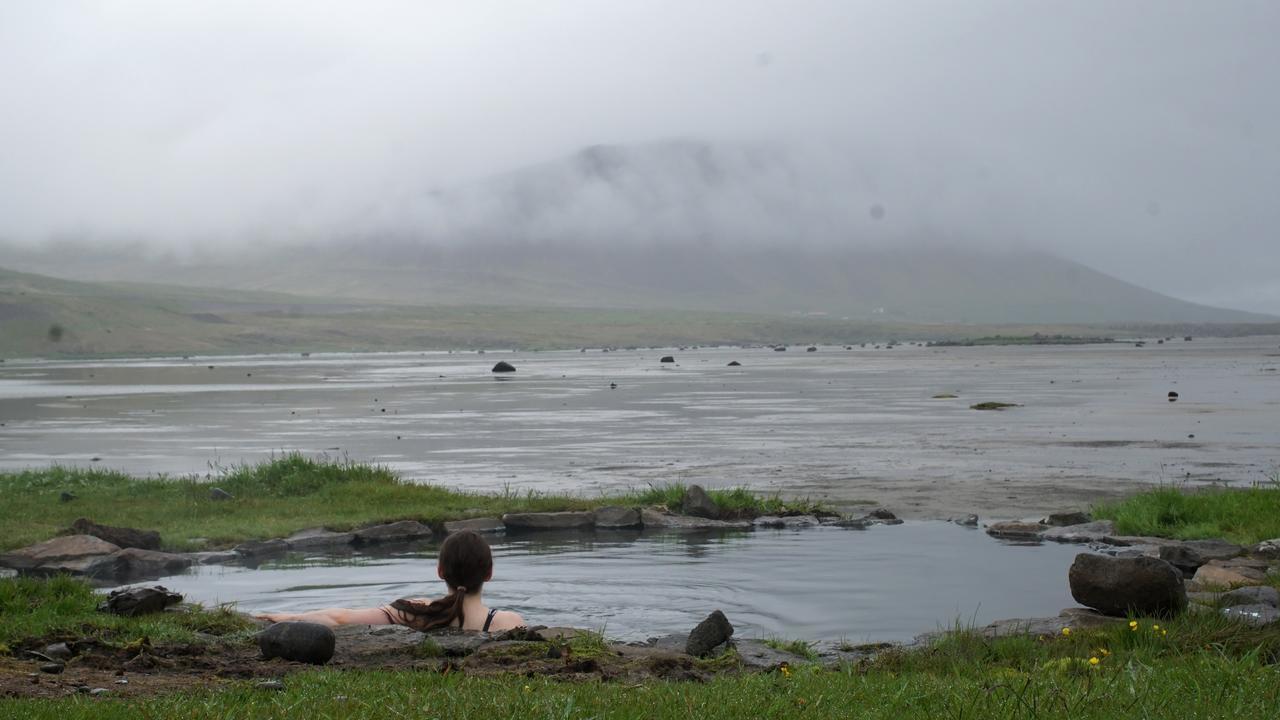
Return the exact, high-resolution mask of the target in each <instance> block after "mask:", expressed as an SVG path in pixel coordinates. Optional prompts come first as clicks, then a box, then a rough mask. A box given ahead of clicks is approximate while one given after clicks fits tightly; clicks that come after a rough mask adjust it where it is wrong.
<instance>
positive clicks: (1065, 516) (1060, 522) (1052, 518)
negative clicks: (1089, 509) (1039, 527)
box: [1044, 510, 1093, 527]
mask: <svg viewBox="0 0 1280 720" xmlns="http://www.w3.org/2000/svg"><path fill="white" fill-rule="evenodd" d="M1090 522H1093V516H1092V515H1090V514H1089V513H1086V512H1080V511H1079V510H1073V511H1069V512H1056V513H1050V514H1049V517H1047V518H1045V519H1044V524H1045V525H1052V526H1053V527H1067V526H1068V525H1084V524H1085V523H1090Z"/></svg>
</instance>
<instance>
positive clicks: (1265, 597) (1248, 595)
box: [1218, 585, 1280, 608]
mask: <svg viewBox="0 0 1280 720" xmlns="http://www.w3.org/2000/svg"><path fill="white" fill-rule="evenodd" d="M1218 602H1219V603H1220V604H1222V605H1228V606H1230V605H1270V606H1271V607H1273V608H1280V590H1277V589H1275V588H1273V587H1271V586H1269V585H1257V586H1253V587H1242V588H1237V589H1235V590H1232V591H1230V592H1225V593H1223V594H1222V596H1221V597H1220V598H1219V599H1218Z"/></svg>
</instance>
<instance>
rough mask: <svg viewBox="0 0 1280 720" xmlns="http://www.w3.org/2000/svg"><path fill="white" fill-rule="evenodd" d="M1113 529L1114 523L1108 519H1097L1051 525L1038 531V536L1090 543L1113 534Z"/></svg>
mask: <svg viewBox="0 0 1280 720" xmlns="http://www.w3.org/2000/svg"><path fill="white" fill-rule="evenodd" d="M1115 531H1116V525H1115V523H1113V522H1111V521H1110V520H1099V521H1097V522H1090V523H1082V524H1080V525H1067V526H1065V527H1063V526H1059V527H1051V528H1049V529H1048V530H1045V531H1044V532H1043V533H1040V537H1041V539H1043V540H1052V541H1054V542H1064V543H1090V542H1102V539H1103V538H1105V537H1108V536H1110V535H1113V534H1115Z"/></svg>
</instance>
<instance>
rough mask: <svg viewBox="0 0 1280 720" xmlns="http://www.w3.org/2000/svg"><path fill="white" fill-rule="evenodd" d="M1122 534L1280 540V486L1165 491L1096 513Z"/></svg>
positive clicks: (1243, 541)
mask: <svg viewBox="0 0 1280 720" xmlns="http://www.w3.org/2000/svg"><path fill="white" fill-rule="evenodd" d="M1093 515H1094V517H1095V518H1097V519H1100V520H1103V519H1105V520H1112V521H1114V522H1115V524H1116V530H1117V532H1119V533H1120V534H1122V535H1152V536H1157V537H1170V538H1178V539H1181V540H1198V539H1204V538H1226V539H1227V540H1230V541H1232V542H1236V543H1240V544H1243V545H1249V544H1253V543H1257V542H1261V541H1263V540H1269V539H1271V538H1277V537H1280V485H1277V484H1276V482H1275V481H1274V479H1273V480H1272V482H1269V483H1267V484H1265V485H1259V486H1256V487H1252V488H1240V489H1229V488H1211V489H1204V490H1198V491H1194V492H1193V491H1188V490H1184V489H1181V488H1176V487H1161V488H1157V489H1154V490H1149V491H1146V492H1141V493H1138V494H1136V495H1132V496H1130V497H1127V498H1125V499H1123V500H1120V501H1117V502H1111V503H1101V504H1098V505H1096V506H1094V508H1093Z"/></svg>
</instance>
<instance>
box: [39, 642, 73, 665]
mask: <svg viewBox="0 0 1280 720" xmlns="http://www.w3.org/2000/svg"><path fill="white" fill-rule="evenodd" d="M41 652H42V653H43V654H44V656H45V657H47V658H49V659H50V660H58V661H62V660H70V659H71V656H72V655H74V654H75V653H73V652H72V651H71V647H70V646H69V645H67V644H66V643H64V642H60V643H54V644H52V645H46V646H45V648H44V650H42V651H41Z"/></svg>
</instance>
